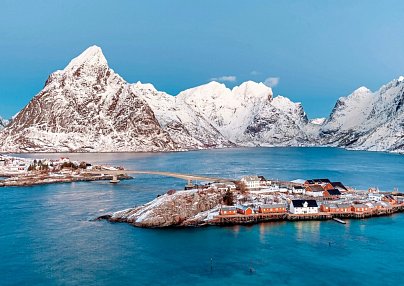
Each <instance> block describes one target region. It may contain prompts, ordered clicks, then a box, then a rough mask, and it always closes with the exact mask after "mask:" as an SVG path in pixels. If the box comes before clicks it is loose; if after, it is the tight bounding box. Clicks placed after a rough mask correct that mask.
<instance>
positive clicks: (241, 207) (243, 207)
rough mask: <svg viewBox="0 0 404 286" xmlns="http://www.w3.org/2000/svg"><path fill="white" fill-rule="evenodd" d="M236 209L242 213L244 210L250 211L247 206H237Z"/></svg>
mask: <svg viewBox="0 0 404 286" xmlns="http://www.w3.org/2000/svg"><path fill="white" fill-rule="evenodd" d="M237 208H238V209H240V210H243V211H245V210H246V209H252V208H251V207H249V206H243V205H238V206H237Z"/></svg>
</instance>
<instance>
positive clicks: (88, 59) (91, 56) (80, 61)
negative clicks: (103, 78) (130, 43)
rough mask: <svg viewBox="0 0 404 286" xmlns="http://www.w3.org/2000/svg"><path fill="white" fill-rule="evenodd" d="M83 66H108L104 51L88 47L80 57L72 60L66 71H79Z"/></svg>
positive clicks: (95, 47) (96, 47)
mask: <svg viewBox="0 0 404 286" xmlns="http://www.w3.org/2000/svg"><path fill="white" fill-rule="evenodd" d="M82 66H91V67H94V66H108V62H107V59H106V58H105V56H104V54H103V52H102V49H101V48H100V47H98V46H95V45H94V46H91V47H88V48H87V49H86V50H85V51H84V52H82V53H81V54H80V55H79V56H77V57H75V58H74V59H72V60H71V61H70V63H69V64H68V65H67V66H66V68H65V69H64V71H70V70H77V69H78V68H80V67H82Z"/></svg>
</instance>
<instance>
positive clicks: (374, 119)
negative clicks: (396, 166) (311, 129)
mask: <svg viewBox="0 0 404 286" xmlns="http://www.w3.org/2000/svg"><path fill="white" fill-rule="evenodd" d="M403 122H404V82H403V78H402V77H400V78H399V79H398V80H393V81H391V82H389V83H388V84H386V85H384V86H383V87H381V88H380V89H379V90H378V91H376V92H374V93H372V92H371V91H370V90H368V89H366V88H360V89H358V90H356V91H355V92H354V93H352V94H351V95H349V96H348V97H343V98H340V99H339V100H338V102H337V104H336V105H335V107H334V109H333V111H332V113H331V115H330V117H329V118H328V119H327V121H326V122H325V123H324V125H323V126H322V127H321V129H320V143H322V144H330V145H333V146H341V147H348V148H352V149H361V150H373V151H393V152H403V151H404V148H403V144H404V124H403Z"/></svg>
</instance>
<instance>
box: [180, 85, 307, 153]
mask: <svg viewBox="0 0 404 286" xmlns="http://www.w3.org/2000/svg"><path fill="white" fill-rule="evenodd" d="M272 95H273V94H272V89H271V88H269V87H267V86H265V85H264V84H263V83H256V82H253V81H247V82H244V83H242V84H241V85H240V86H236V87H234V88H233V89H229V88H227V87H226V86H225V85H224V84H221V83H217V82H210V83H208V84H205V85H201V86H198V87H195V88H191V89H188V90H185V91H183V92H181V93H180V94H178V95H177V103H178V104H181V105H185V106H188V107H189V108H191V109H193V110H194V111H195V112H196V113H198V114H200V115H201V116H205V118H206V119H207V120H208V121H209V122H210V123H211V124H212V125H213V126H214V127H215V128H217V129H218V130H219V131H220V132H221V133H222V134H223V135H224V136H225V137H227V138H229V139H230V140H231V141H233V142H235V143H237V144H239V145H246V146H257V145H261V146H273V145H277V146H279V145H281V146H283V145H295V144H297V145H302V144H306V143H307V136H306V135H305V132H304V129H305V127H306V124H307V118H306V117H305V113H304V111H303V109H302V107H301V105H300V104H295V103H292V102H291V101H290V100H288V99H287V98H284V97H281V96H278V97H276V98H274V99H273V98H272Z"/></svg>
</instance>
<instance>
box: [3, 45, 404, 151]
mask: <svg viewBox="0 0 404 286" xmlns="http://www.w3.org/2000/svg"><path fill="white" fill-rule="evenodd" d="M403 81H404V78H399V79H398V80H393V81H392V82H390V83H388V84H387V85H385V86H383V87H382V88H381V89H380V90H379V91H377V92H374V93H372V92H371V91H370V90H368V89H367V88H364V87H362V88H359V89H358V90H356V91H355V92H354V93H352V94H351V95H349V96H347V97H342V98H340V99H339V100H338V101H337V103H336V105H335V107H334V109H333V111H332V112H331V114H330V116H329V117H328V118H327V119H316V120H308V118H307V116H306V114H305V112H304V109H303V107H302V105H301V104H300V103H294V102H292V101H290V100H289V99H288V98H286V97H283V96H276V97H274V96H273V92H272V89H271V88H269V87H267V86H265V85H264V84H263V83H256V82H253V81H247V82H244V83H242V84H240V85H239V86H236V87H234V88H233V89H229V88H227V87H226V86H225V85H224V84H221V83H218V82H210V83H208V84H205V85H201V86H198V87H195V88H191V89H187V90H185V91H183V92H181V93H179V94H178V95H177V96H172V95H169V94H167V93H165V92H161V91H158V90H156V89H155V88H154V86H153V85H151V84H143V83H141V82H137V83H134V84H130V83H127V82H126V81H125V80H124V79H122V78H121V77H120V76H119V75H118V74H117V73H115V72H114V71H113V70H112V69H111V68H110V67H109V66H108V63H107V60H106V59H105V57H104V55H103V53H102V51H101V49H100V48H99V47H97V46H92V47H90V48H88V49H87V50H86V51H84V52H83V53H82V54H81V55H79V56H78V57H76V58H75V59H73V60H72V61H71V62H70V63H69V64H68V65H67V66H66V67H65V68H64V69H63V70H59V71H56V72H54V73H52V74H51V75H50V76H49V78H48V80H47V81H46V83H45V86H44V88H43V90H42V91H40V92H39V93H38V94H37V95H36V96H35V97H34V98H33V99H32V100H31V101H30V102H29V104H28V105H27V106H26V107H25V108H24V109H23V110H21V111H20V112H19V113H18V114H17V115H16V116H15V117H13V120H12V121H11V122H10V123H9V124H8V125H7V127H6V128H4V129H3V130H2V131H1V134H0V135H1V136H0V151H1V152H119V151H140V152H146V151H173V150H191V149H206V148H226V147H234V146H318V145H321V146H338V147H345V148H351V149H363V150H375V151H385V150H387V151H391V152H404V148H403V144H404V140H403V134H404V131H403V129H404V127H403V119H404V115H403V114H404V112H403V102H404V84H403ZM2 125H6V123H4V124H3V123H1V121H0V129H1V128H2Z"/></svg>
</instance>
